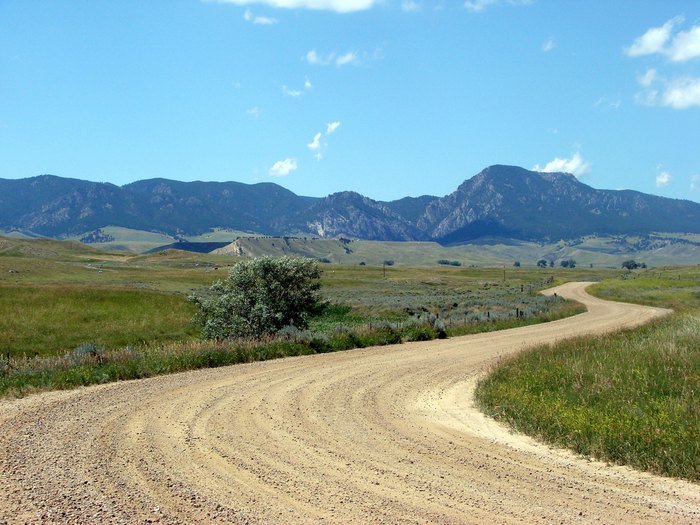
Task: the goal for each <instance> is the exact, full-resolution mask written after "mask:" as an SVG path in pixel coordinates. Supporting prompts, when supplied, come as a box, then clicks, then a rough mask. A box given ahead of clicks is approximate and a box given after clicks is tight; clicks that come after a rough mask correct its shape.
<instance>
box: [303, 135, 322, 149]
mask: <svg viewBox="0 0 700 525" xmlns="http://www.w3.org/2000/svg"><path fill="white" fill-rule="evenodd" d="M306 147H307V148H309V149H310V150H311V151H317V150H319V149H321V132H320V131H319V132H318V133H316V135H314V140H313V141H311V144H307V145H306Z"/></svg>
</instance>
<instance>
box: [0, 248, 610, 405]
mask: <svg viewBox="0 0 700 525" xmlns="http://www.w3.org/2000/svg"><path fill="white" fill-rule="evenodd" d="M235 261H236V258H235V257H231V256H223V255H210V254H205V255H202V254H193V253H185V252H180V251H166V252H159V253H155V254H149V255H139V256H134V255H129V254H119V253H105V252H98V251H96V250H94V249H92V248H89V247H84V246H82V245H80V244H77V243H71V242H57V241H50V240H31V241H25V240H12V241H8V240H5V241H3V244H2V245H0V341H2V342H1V343H0V352H1V353H2V356H3V357H2V359H3V361H2V363H3V364H2V367H0V393H2V392H4V393H6V394H7V393H9V392H14V393H19V392H26V391H31V390H32V389H36V388H38V389H50V388H66V387H69V386H75V385H80V384H89V383H93V382H103V381H108V380H115V379H124V378H127V377H145V376H148V375H154V374H159V373H165V372H168V371H173V370H183V369H189V368H196V367H199V366H214V365H217V364H223V363H231V362H239V360H240V359H244V360H250V359H252V358H253V354H256V355H257V354H259V355H260V356H261V358H264V357H265V356H269V355H274V356H279V355H281V354H283V353H284V352H287V351H289V352H292V353H298V352H325V351H335V350H342V349H346V348H351V347H354V346H368V345H374V344H389V343H396V342H400V341H402V340H413V339H430V338H433V337H441V336H445V335H455V334H462V333H474V332H479V331H486V330H495V329H501V328H509V327H513V326H520V325H523V324H529V323H535V322H543V321H546V320H549V319H552V318H557V317H562V316H566V315H571V314H572V313H575V312H576V306H575V305H571V304H568V303H565V302H563V301H557V300H554V299H552V298H545V297H543V296H540V295H539V294H537V291H538V290H540V289H542V288H544V287H548V286H551V285H552V284H555V283H557V282H560V281H563V280H565V279H578V278H583V277H587V278H590V277H594V278H600V277H603V276H606V275H610V271H609V270H597V271H595V272H591V271H590V270H588V269H585V270H578V269H577V270H562V269H553V270H549V269H547V270H542V269H534V268H530V269H525V268H521V269H515V268H507V269H504V268H485V269H484V268H482V269H479V268H465V267H461V268H460V267H443V266H437V267H405V266H393V267H386V268H383V267H381V266H371V265H366V266H359V265H358V266H340V265H322V266H323V269H324V273H323V276H322V290H321V291H322V296H323V299H324V301H325V302H326V303H328V304H329V307H327V308H326V310H325V312H324V313H323V315H321V316H319V317H317V318H315V319H313V320H312V323H311V326H310V328H309V330H306V331H304V332H303V333H298V332H295V331H292V332H288V333H286V334H285V338H286V340H285V341H282V342H279V341H278V342H272V341H268V342H267V343H268V344H273V343H274V344H273V347H274V348H275V350H274V351H272V350H270V351H268V350H264V349H263V348H262V347H261V346H260V345H257V346H255V348H256V349H255V351H252V350H250V344H249V343H245V345H243V347H244V350H241V343H240V342H236V343H231V342H229V343H227V344H223V345H213V344H211V343H203V342H199V341H197V330H196V329H195V327H194V326H193V325H192V323H191V322H190V321H191V318H192V317H193V313H194V310H193V305H192V304H191V303H190V302H189V301H188V300H187V296H188V295H189V294H191V293H203V292H205V291H206V289H207V288H208V287H209V286H210V285H211V283H212V282H213V281H215V280H218V279H222V278H223V277H225V276H226V275H227V273H228V271H229V267H230V265H231V264H233V263H234V262H235ZM614 273H619V271H616V272H614ZM516 311H519V312H523V313H524V318H516ZM302 347H305V348H306V349H305V350H304V349H303V348H302ZM86 349H87V350H86ZM283 349H284V350H283ZM209 352H214V353H215V354H216V357H215V358H214V357H212V356H211V355H210V356H209V358H207V359H205V360H204V361H202V359H204V358H203V357H202V354H207V353H209ZM241 352H243V353H241ZM251 352H252V353H251ZM242 355H244V356H245V357H241V356H242ZM135 363H136V364H135ZM202 363H207V364H205V365H203V364H202ZM208 363H211V365H210V364H208ZM108 365H109V366H108Z"/></svg>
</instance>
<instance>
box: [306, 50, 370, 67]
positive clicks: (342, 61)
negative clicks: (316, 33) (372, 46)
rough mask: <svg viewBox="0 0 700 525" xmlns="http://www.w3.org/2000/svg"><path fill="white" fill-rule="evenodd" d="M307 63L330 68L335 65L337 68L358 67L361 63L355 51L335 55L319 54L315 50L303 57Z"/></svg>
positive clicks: (332, 53) (335, 53) (331, 53)
mask: <svg viewBox="0 0 700 525" xmlns="http://www.w3.org/2000/svg"><path fill="white" fill-rule="evenodd" d="M304 59H305V60H306V62H307V63H309V64H311V65H312V66H330V65H336V66H338V67H342V66H347V65H353V66H358V65H360V63H361V60H360V57H359V56H358V54H357V53H356V52H355V51H347V52H345V53H337V52H335V51H332V52H330V53H325V54H323V53H319V52H318V51H316V50H315V49H312V50H311V51H309V52H308V53H306V56H305V57H304Z"/></svg>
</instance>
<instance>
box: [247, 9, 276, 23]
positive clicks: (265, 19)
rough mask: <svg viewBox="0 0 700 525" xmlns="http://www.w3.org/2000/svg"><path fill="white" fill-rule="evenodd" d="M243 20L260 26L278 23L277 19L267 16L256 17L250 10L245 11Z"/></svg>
mask: <svg viewBox="0 0 700 525" xmlns="http://www.w3.org/2000/svg"><path fill="white" fill-rule="evenodd" d="M243 19H244V20H245V21H246V22H250V23H251V24H258V25H272V24H276V23H277V19H276V18H270V17H267V16H255V15H254V14H253V12H252V11H251V10H250V9H246V10H245V13H243Z"/></svg>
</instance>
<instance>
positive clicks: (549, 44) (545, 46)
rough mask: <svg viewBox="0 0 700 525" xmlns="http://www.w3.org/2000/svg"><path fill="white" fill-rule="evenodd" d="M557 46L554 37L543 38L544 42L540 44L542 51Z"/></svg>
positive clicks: (547, 50)
mask: <svg viewBox="0 0 700 525" xmlns="http://www.w3.org/2000/svg"><path fill="white" fill-rule="evenodd" d="M556 46H557V43H556V42H555V41H554V37H551V36H550V37H549V38H548V39H547V40H545V42H544V44H542V51H544V52H545V53H547V52H549V51H551V50H552V49H554V48H555V47H556Z"/></svg>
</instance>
